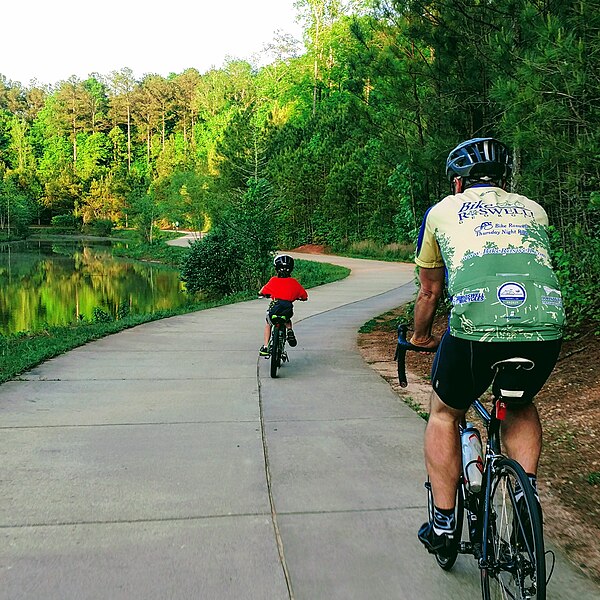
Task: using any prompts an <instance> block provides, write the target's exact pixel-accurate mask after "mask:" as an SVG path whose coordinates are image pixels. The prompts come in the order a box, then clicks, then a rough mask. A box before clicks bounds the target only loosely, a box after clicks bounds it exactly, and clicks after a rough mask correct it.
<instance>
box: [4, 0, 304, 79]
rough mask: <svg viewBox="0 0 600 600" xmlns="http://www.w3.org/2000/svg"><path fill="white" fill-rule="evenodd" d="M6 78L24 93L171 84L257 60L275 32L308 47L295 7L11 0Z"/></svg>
mask: <svg viewBox="0 0 600 600" xmlns="http://www.w3.org/2000/svg"><path fill="white" fill-rule="evenodd" d="M0 11H1V22H2V32H1V34H0V74H1V75H4V76H5V77H6V78H7V79H9V80H11V81H18V82H20V83H22V84H23V85H24V86H27V85H29V83H30V82H31V81H32V80H34V79H36V80H37V81H38V83H40V84H55V83H58V82H59V81H62V80H65V79H68V78H69V77H70V76H71V75H75V76H77V77H79V78H81V79H83V78H86V77H87V76H88V75H89V74H90V73H93V72H96V73H100V74H101V75H108V74H109V73H110V72H111V71H115V70H120V69H122V68H123V67H129V68H130V69H131V70H132V71H133V73H134V75H135V76H136V77H138V78H141V77H142V76H143V75H144V74H146V73H158V74H159V75H163V76H166V75H168V74H169V73H171V72H174V73H181V72H182V71H184V70H185V69H187V68H190V67H194V68H196V69H198V71H200V72H201V73H203V72H205V71H207V70H208V69H210V68H211V67H213V66H214V67H217V68H218V67H221V66H222V65H223V62H224V61H225V59H226V58H228V57H231V58H244V59H250V58H251V57H252V55H254V54H255V53H258V52H260V51H261V50H262V48H263V47H264V46H265V45H266V44H268V43H269V42H271V41H272V40H273V38H274V34H275V31H277V30H280V31H282V32H283V33H288V34H292V35H293V36H294V37H296V38H298V39H301V37H302V28H301V26H300V24H298V23H296V16H297V11H296V9H295V8H294V0H155V1H152V0H100V1H99V2H96V1H94V0H9V1H5V2H3V3H2V8H1V9H0Z"/></svg>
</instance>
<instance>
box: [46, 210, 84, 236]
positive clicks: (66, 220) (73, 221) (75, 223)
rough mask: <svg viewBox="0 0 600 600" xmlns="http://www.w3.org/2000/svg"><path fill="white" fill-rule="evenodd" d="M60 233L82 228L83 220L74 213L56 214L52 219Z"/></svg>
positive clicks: (53, 224) (52, 223)
mask: <svg viewBox="0 0 600 600" xmlns="http://www.w3.org/2000/svg"><path fill="white" fill-rule="evenodd" d="M50 223H51V225H52V226H53V227H55V228H56V229H57V230H58V232H59V233H73V232H75V231H79V230H80V229H81V225H82V221H81V219H80V218H78V217H76V216H75V215H72V214H66V215H54V216H53V217H52V219H51V221H50Z"/></svg>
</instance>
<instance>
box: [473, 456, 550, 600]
mask: <svg viewBox="0 0 600 600" xmlns="http://www.w3.org/2000/svg"><path fill="white" fill-rule="evenodd" d="M489 509H490V515H489V524H488V530H487V556H486V557H484V559H485V563H484V567H483V568H482V569H481V588H482V593H483V599H484V600H507V599H510V600H546V563H545V555H544V536H543V530H542V514H541V509H540V505H539V502H538V501H537V499H536V497H535V493H534V491H533V488H532V487H531V484H530V483H529V478H528V477H527V475H526V474H525V471H524V470H523V468H522V467H521V465H519V463H517V462H515V461H514V460H511V459H509V458H503V459H501V460H499V461H498V463H497V465H496V469H495V473H494V475H493V480H492V483H491V492H490V507H489Z"/></svg>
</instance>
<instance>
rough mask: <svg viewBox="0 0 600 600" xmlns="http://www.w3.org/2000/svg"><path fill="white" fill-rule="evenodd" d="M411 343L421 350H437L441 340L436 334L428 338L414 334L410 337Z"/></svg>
mask: <svg viewBox="0 0 600 600" xmlns="http://www.w3.org/2000/svg"><path fill="white" fill-rule="evenodd" d="M409 344H410V345H411V346H414V347H415V348H417V349H419V350H435V349H436V348H437V347H438V346H439V345H440V340H439V338H438V337H436V336H435V335H430V336H429V337H428V338H425V339H422V338H417V337H415V336H414V335H413V336H412V337H411V338H410V341H409Z"/></svg>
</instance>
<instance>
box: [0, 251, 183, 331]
mask: <svg viewBox="0 0 600 600" xmlns="http://www.w3.org/2000/svg"><path fill="white" fill-rule="evenodd" d="M109 246H110V244H109V243H107V244H105V245H99V244H97V243H94V245H90V243H89V242H78V241H73V242H59V243H57V242H42V241H35V242H33V241H27V242H20V243H18V244H11V245H9V244H3V245H0V334H2V335H8V334H13V333H18V332H21V331H31V332H35V331H39V330H41V329H43V328H45V327H47V326H53V325H68V324H70V323H74V322H77V321H80V320H88V321H89V320H92V319H93V317H94V311H95V310H97V309H101V310H102V311H104V312H105V313H107V314H109V315H112V316H113V317H114V316H116V314H117V311H120V312H121V314H123V313H125V312H127V311H128V312H130V313H131V314H144V313H152V312H155V311H157V310H160V309H169V308H175V307H178V306H182V305H184V304H186V303H187V302H188V300H187V298H186V295H185V294H184V292H183V286H182V284H181V282H180V281H179V273H178V271H176V270H175V269H172V268H168V267H165V266H162V265H157V264H154V263H146V262H130V261H128V260H126V259H120V258H116V257H114V256H112V254H111V252H110V247H109Z"/></svg>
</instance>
